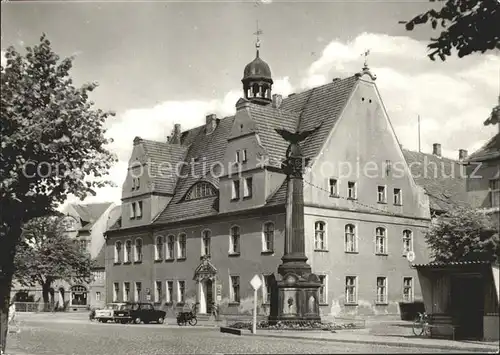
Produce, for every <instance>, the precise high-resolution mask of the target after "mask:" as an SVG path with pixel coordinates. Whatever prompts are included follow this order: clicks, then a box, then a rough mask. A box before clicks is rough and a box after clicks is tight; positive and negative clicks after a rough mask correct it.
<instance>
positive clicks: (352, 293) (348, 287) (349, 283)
mask: <svg viewBox="0 0 500 355" xmlns="http://www.w3.org/2000/svg"><path fill="white" fill-rule="evenodd" d="M356 283H357V277H356V276H347V277H346V278H345V302H346V303H357V302H358V295H357V288H356Z"/></svg>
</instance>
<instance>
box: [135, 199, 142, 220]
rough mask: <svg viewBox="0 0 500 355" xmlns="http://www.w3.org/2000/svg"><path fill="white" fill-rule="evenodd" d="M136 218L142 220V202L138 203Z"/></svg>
mask: <svg viewBox="0 0 500 355" xmlns="http://www.w3.org/2000/svg"><path fill="white" fill-rule="evenodd" d="M136 218H142V201H139V202H137V214H136Z"/></svg>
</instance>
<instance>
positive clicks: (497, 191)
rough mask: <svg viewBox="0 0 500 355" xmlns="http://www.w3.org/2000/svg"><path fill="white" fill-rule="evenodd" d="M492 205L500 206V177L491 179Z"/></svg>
mask: <svg viewBox="0 0 500 355" xmlns="http://www.w3.org/2000/svg"><path fill="white" fill-rule="evenodd" d="M490 202H491V207H500V179H495V180H490Z"/></svg>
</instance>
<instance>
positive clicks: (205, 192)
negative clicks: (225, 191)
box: [186, 181, 217, 200]
mask: <svg viewBox="0 0 500 355" xmlns="http://www.w3.org/2000/svg"><path fill="white" fill-rule="evenodd" d="M210 196H217V190H216V189H215V187H214V186H213V185H212V184H210V183H208V182H205V181H202V182H199V183H197V184H196V185H194V186H193V187H192V188H191V189H190V190H189V192H188V193H187V195H186V200H194V199H196V198H204V197H210Z"/></svg>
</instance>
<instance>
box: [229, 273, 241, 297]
mask: <svg viewBox="0 0 500 355" xmlns="http://www.w3.org/2000/svg"><path fill="white" fill-rule="evenodd" d="M230 280H231V295H230V296H231V302H234V303H239V302H240V277H239V276H231V279H230Z"/></svg>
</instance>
